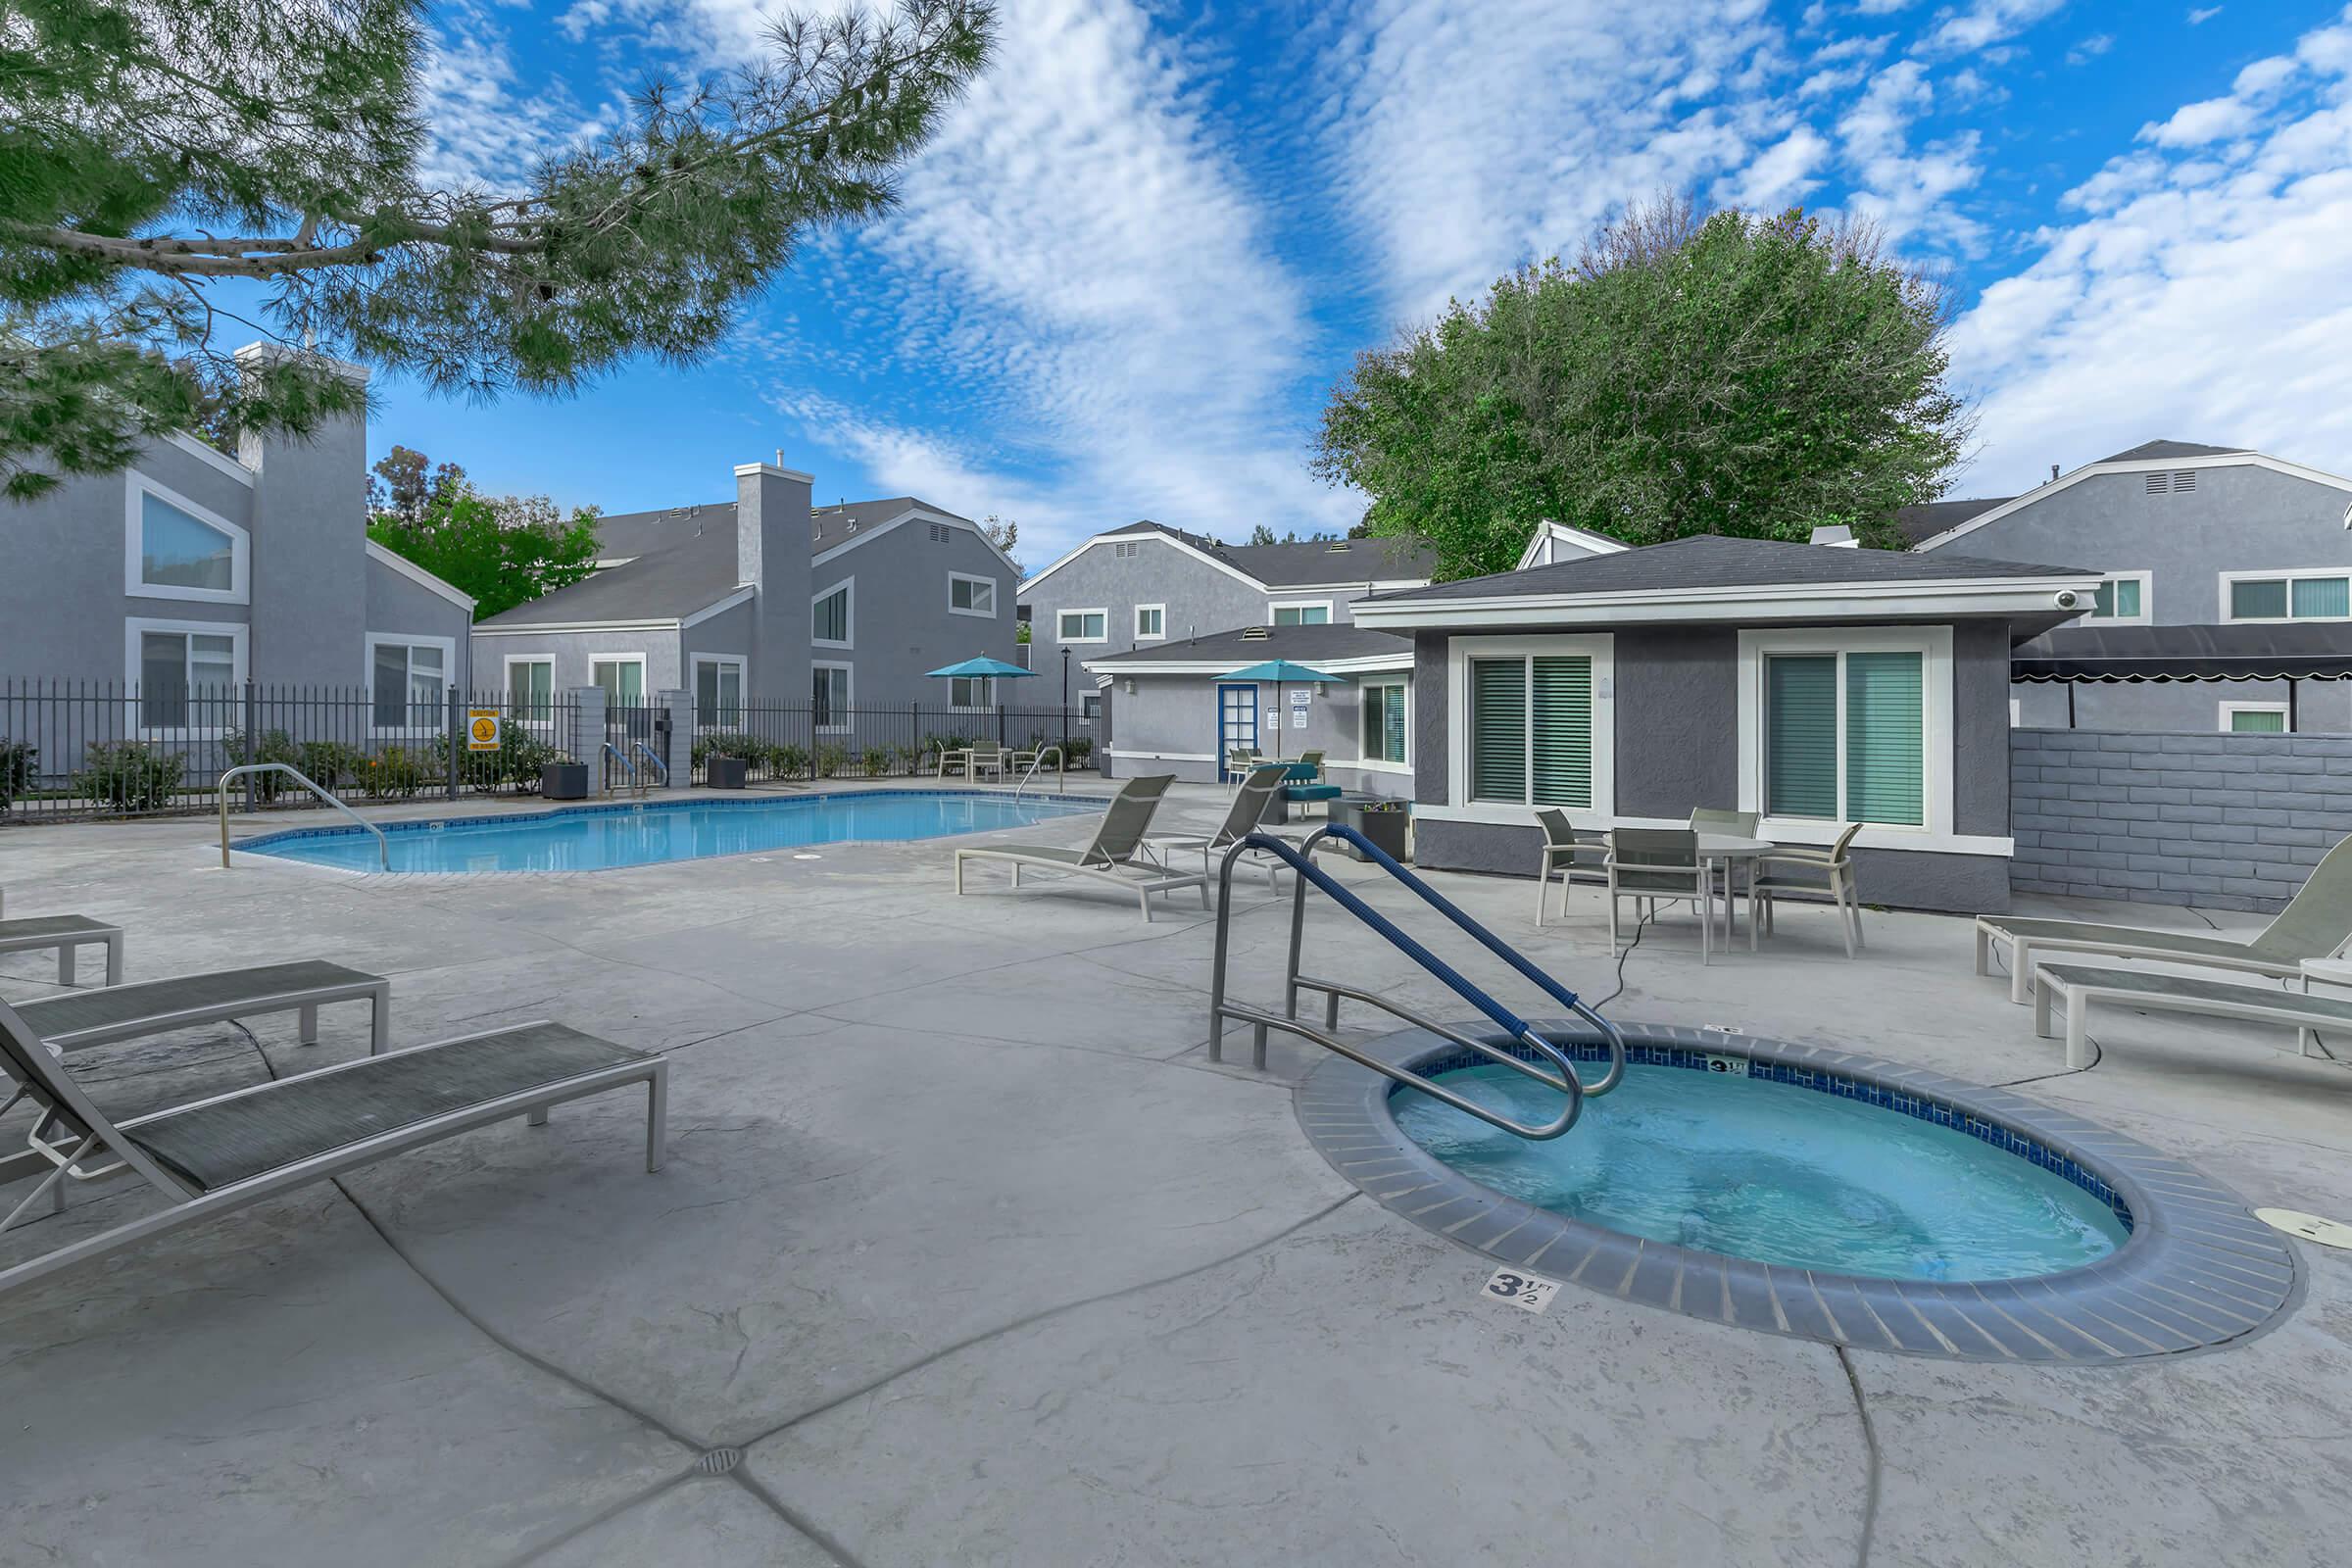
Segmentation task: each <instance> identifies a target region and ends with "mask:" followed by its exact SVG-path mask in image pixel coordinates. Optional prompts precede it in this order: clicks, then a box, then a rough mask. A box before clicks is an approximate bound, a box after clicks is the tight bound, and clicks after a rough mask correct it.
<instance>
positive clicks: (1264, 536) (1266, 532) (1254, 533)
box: [1250, 522, 1282, 545]
mask: <svg viewBox="0 0 2352 1568" xmlns="http://www.w3.org/2000/svg"><path fill="white" fill-rule="evenodd" d="M1250 543H1251V544H1253V545H1278V544H1280V543H1282V541H1281V540H1279V539H1277V538H1275V537H1274V530H1273V529H1272V528H1269V527H1267V526H1266V525H1265V524H1264V523H1262V522H1261V523H1259V524H1258V525H1257V526H1256V527H1254V528H1252V529H1250Z"/></svg>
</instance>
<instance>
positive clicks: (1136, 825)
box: [956, 773, 1208, 924]
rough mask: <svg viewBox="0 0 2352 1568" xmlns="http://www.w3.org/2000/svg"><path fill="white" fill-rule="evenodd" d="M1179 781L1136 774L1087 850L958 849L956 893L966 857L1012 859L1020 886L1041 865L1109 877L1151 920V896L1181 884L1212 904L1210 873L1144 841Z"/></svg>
mask: <svg viewBox="0 0 2352 1568" xmlns="http://www.w3.org/2000/svg"><path fill="white" fill-rule="evenodd" d="M1175 782H1176V775H1174V774H1173V773H1153V774H1150V775H1148V776H1146V777H1143V778H1131V779H1129V780H1128V781H1127V782H1126V783H1124V784H1122V785H1120V786H1119V793H1118V794H1116V795H1114V796H1112V797H1111V798H1110V804H1109V805H1108V806H1107V807H1105V808H1103V820H1102V821H1101V822H1100V823H1098V824H1097V825H1096V828H1095V836H1094V838H1093V839H1092V840H1091V841H1089V842H1088V844H1087V846H1086V847H1085V848H1084V849H1079V850H1065V849H1060V848H1057V847H1055V846H1054V845H1049V844H993V845H987V846H974V847H973V848H971V849H963V850H957V851H956V897H957V898H962V897H963V862H964V861H966V860H1009V861H1010V862H1012V885H1013V886H1014V887H1016V888H1017V887H1019V886H1020V885H1021V867H1022V866H1024V865H1029V866H1037V867H1041V868H1043V869H1045V870H1049V871H1067V872H1069V873H1070V874H1071V875H1072V876H1084V877H1092V878H1094V879H1095V880H1097V881H1101V882H1108V883H1110V884H1111V885H1112V886H1113V887H1118V888H1124V889H1126V890H1127V891H1129V892H1131V893H1133V894H1134V895H1135V897H1136V903H1137V904H1138V905H1140V906H1141V907H1142V908H1143V911H1144V920H1145V922H1146V923H1147V924H1149V923H1150V921H1151V919H1152V894H1154V893H1172V892H1174V891H1175V890H1176V889H1178V888H1199V889H1200V890H1201V907H1202V908H1204V909H1205V908H1207V907H1208V878H1207V877H1206V876H1204V875H1202V874H1201V872H1198V871H1179V870H1177V869H1175V868H1174V867H1173V866H1169V865H1165V864H1162V863H1161V862H1160V861H1158V860H1156V859H1154V858H1152V849H1151V846H1150V845H1148V844H1146V843H1145V842H1144V834H1145V832H1146V831H1147V830H1148V829H1149V828H1150V827H1151V826H1152V813H1154V812H1155V811H1157V810H1158V809H1159V802H1160V798H1161V797H1162V796H1164V795H1166V794H1167V793H1168V786H1169V785H1171V784H1173V783H1175Z"/></svg>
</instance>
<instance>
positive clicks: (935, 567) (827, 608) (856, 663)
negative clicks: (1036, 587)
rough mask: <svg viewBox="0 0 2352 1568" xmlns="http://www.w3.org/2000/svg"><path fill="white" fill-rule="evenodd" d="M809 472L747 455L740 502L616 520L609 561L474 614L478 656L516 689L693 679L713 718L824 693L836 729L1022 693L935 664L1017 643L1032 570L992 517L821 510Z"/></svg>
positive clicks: (876, 505)
mask: <svg viewBox="0 0 2352 1568" xmlns="http://www.w3.org/2000/svg"><path fill="white" fill-rule="evenodd" d="M811 483H812V480H811V479H810V476H809V475H808V474H806V473H801V472H797V471H795V470H793V469H790V468H783V467H778V466H774V465H771V464H763V463H752V464H745V465H743V466H740V467H738V468H737V469H736V470H735V485H736V492H735V499H734V500H733V501H731V502H725V501H722V502H714V503H705V504H700V505H693V506H682V507H671V508H667V509H665V510H662V511H659V512H637V513H625V514H621V515H614V516H609V517H603V518H600V519H599V520H598V523H597V536H598V541H599V545H598V548H599V568H598V570H597V571H596V572H595V573H594V574H593V575H591V576H589V577H587V578H585V579H583V580H581V581H579V582H576V583H573V584H572V585H571V586H569V587H567V588H562V589H559V590H557V591H556V592H555V593H552V594H549V595H548V596H546V597H545V598H543V599H537V600H533V601H532V602H531V603H529V604H527V605H518V606H516V607H515V609H513V610H510V611H508V612H506V613H504V614H500V615H494V616H492V617H491V618H490V619H488V620H485V621H483V622H482V623H481V624H479V625H478V626H476V627H474V629H473V636H474V650H475V658H476V660H477V661H478V662H479V663H480V665H481V667H482V669H483V670H484V671H485V672H493V671H495V672H497V673H496V674H495V675H494V678H495V679H497V680H498V681H499V683H500V684H501V685H502V686H503V687H504V688H505V689H506V690H508V691H510V692H513V693H515V694H516V695H517V696H518V697H526V696H528V695H529V694H532V693H536V692H539V691H543V690H546V691H564V690H567V689H569V688H572V687H577V686H591V685H593V686H601V687H603V688H604V689H605V691H606V693H607V696H608V698H609V699H611V700H612V701H613V702H615V703H618V704H621V705H624V706H629V707H634V706H637V705H639V704H641V703H646V702H650V701H651V700H652V699H653V697H654V696H655V695H656V694H658V693H661V692H664V691H684V692H688V693H690V694H692V697H693V700H694V707H695V719H696V725H697V727H698V728H733V727H736V726H737V725H739V724H740V723H742V721H743V719H742V711H743V710H744V709H745V708H747V707H760V708H782V707H795V708H797V707H801V706H804V705H806V706H809V707H812V708H813V709H814V710H816V712H815V715H814V721H815V723H816V725H817V728H818V730H819V731H820V733H821V732H822V731H823V730H824V729H825V728H826V727H827V725H828V722H829V720H830V719H831V717H832V715H834V714H837V713H845V712H847V711H851V710H855V709H859V708H863V709H879V708H907V707H910V706H912V705H914V704H917V703H920V704H923V705H924V706H927V707H930V706H936V707H938V708H940V709H942V710H945V709H947V708H948V707H949V706H950V705H951V704H953V705H956V706H961V707H965V708H970V709H974V710H979V709H989V708H993V707H995V706H996V705H997V704H998V703H999V702H1000V701H1005V700H1010V699H1011V698H1012V694H1010V693H1005V694H1000V693H998V692H996V691H995V690H993V689H992V687H991V685H990V683H987V682H975V683H968V684H967V683H963V682H956V683H950V682H948V681H941V680H930V679H926V678H925V674H924V672H925V671H926V670H930V669H935V668H938V667H940V666H942V665H945V664H950V663H954V662H958V661H960V660H964V659H969V658H971V657H973V656H974V655H977V654H985V655H988V656H990V657H992V658H996V659H1002V660H1005V661H1007V662H1009V661H1010V659H1011V657H1012V653H1013V585H1014V583H1015V582H1016V581H1017V579H1018V575H1019V574H1018V573H1017V572H1016V571H1015V570H1014V569H1013V567H1012V564H1011V563H1010V562H1008V561H1006V560H1005V557H1004V555H1003V554H1002V553H1001V552H999V551H998V550H997V548H996V547H995V546H994V545H993V544H991V543H990V542H989V540H988V537H987V536H986V535H985V534H984V533H983V532H982V531H981V529H980V526H979V524H977V523H975V522H973V521H971V520H970V519H969V518H966V517H960V516H957V515H956V514H954V513H952V512H947V511H945V510H943V509H941V508H938V507H934V506H931V505H930V504H928V503H926V502H923V501H920V500H917V499H915V498H914V497H912V496H896V497H892V498H889V499H887V500H879V501H857V502H847V503H844V504H842V505H839V506H834V507H824V508H816V509H811V507H810V505H809V486H810V484H811Z"/></svg>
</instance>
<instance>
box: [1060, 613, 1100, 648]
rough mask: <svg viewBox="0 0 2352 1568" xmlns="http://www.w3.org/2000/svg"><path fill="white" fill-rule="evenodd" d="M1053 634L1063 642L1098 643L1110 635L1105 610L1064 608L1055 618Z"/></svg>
mask: <svg viewBox="0 0 2352 1568" xmlns="http://www.w3.org/2000/svg"><path fill="white" fill-rule="evenodd" d="M1055 635H1057V636H1058V637H1059V638H1060V639H1061V640H1062V641H1063V642H1065V643H1099V642H1103V641H1104V640H1105V639H1106V638H1107V637H1108V636H1109V635H1110V612H1109V611H1107V610H1065V611H1063V612H1062V613H1061V614H1060V615H1059V616H1058V617H1057V618H1056V620H1055Z"/></svg>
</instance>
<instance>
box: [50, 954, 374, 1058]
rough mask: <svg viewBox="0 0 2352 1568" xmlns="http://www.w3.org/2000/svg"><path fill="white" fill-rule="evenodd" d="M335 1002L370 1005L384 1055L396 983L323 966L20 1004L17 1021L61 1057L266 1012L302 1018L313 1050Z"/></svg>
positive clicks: (270, 966) (230, 972) (147, 983)
mask: <svg viewBox="0 0 2352 1568" xmlns="http://www.w3.org/2000/svg"><path fill="white" fill-rule="evenodd" d="M337 1002H367V1003H370V1004H372V1006H373V1018H372V1021H371V1026H370V1028H369V1030H368V1053H369V1054H378V1053H380V1052H382V1050H383V1049H384V1043H385V1041H386V1040H387V1039H388V1038H389V1036H390V1033H391V1028H392V982H391V981H389V980H386V979H385V978H384V977H383V976H382V975H375V974H363V973H361V972H360V971H359V970H357V969H347V968H345V967H344V966H343V965H341V964H339V963H325V962H321V961H319V960H318V959H308V960H305V961H303V962H300V963H267V964H262V965H260V966H259V967H256V968H252V969H215V970H213V971H211V972H210V973H206V974H183V975H174V976H172V978H171V979H169V980H142V981H140V982H139V983H138V984H137V985H132V986H109V987H107V988H106V989H105V990H103V991H77V992H75V993H73V995H72V996H65V997H43V998H41V999H40V1000H39V1001H37V1002H20V1003H18V1004H17V1013H18V1015H19V1016H20V1017H21V1018H23V1019H24V1021H25V1027H26V1028H27V1029H29V1030H31V1031H32V1032H33V1034H35V1035H36V1036H38V1037H39V1038H40V1039H42V1040H44V1041H46V1042H48V1044H49V1045H51V1046H52V1047H54V1048H56V1049H57V1050H60V1051H73V1050H77V1049H79V1048H80V1047H83V1046H98V1045H105V1044H107V1043H108V1042H110V1041H116V1040H136V1039H139V1038H140V1037H142V1036H145V1035H160V1034H163V1033H165V1032H166V1031H167V1030H172V1029H185V1028H188V1027H190V1026H191V1025H194V1024H200V1023H219V1022H220V1021H221V1020H222V1019H224V1018H250V1017H253V1016H254V1015H255V1014H257V1013H265V1012H297V1013H300V1014H301V1020H300V1021H301V1025H302V1028H301V1039H302V1043H303V1044H304V1045H306V1046H315V1045H317V1044H318V1043H319V1008H320V1007H322V1006H325V1005H329V1004H331V1003H337Z"/></svg>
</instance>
